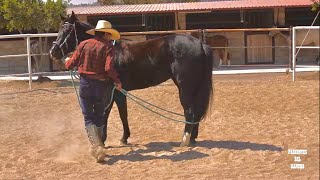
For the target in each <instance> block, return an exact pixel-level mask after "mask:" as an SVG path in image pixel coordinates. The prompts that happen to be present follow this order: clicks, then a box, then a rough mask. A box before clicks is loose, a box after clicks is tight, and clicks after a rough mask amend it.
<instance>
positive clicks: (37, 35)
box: [0, 33, 58, 89]
mask: <svg viewBox="0 0 320 180" xmlns="http://www.w3.org/2000/svg"><path fill="white" fill-rule="evenodd" d="M56 36H58V34H57V33H45V34H17V35H2V36H0V39H14V38H15V39H16V38H24V39H26V40H27V54H17V55H5V56H0V59H1V58H8V57H9V58H11V57H25V56H27V57H28V73H29V89H31V88H32V68H31V51H30V49H31V48H30V38H33V37H56Z"/></svg>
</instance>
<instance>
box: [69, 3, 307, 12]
mask: <svg viewBox="0 0 320 180" xmlns="http://www.w3.org/2000/svg"><path fill="white" fill-rule="evenodd" d="M311 4H312V2H311V0H216V1H211V2H191V3H161V4H135V5H109V6H85V7H69V8H68V14H69V13H71V11H74V12H75V13H76V14H82V15H107V14H140V13H164V12H176V11H212V10H228V9H230V10H231V9H240V8H243V9H252V8H273V7H311Z"/></svg>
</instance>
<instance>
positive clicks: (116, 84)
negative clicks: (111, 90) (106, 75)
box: [114, 83, 122, 91]
mask: <svg viewBox="0 0 320 180" xmlns="http://www.w3.org/2000/svg"><path fill="white" fill-rule="evenodd" d="M114 85H115V86H116V89H117V90H118V91H121V90H122V84H121V83H115V84H114Z"/></svg>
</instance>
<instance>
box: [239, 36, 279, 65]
mask: <svg viewBox="0 0 320 180" xmlns="http://www.w3.org/2000/svg"><path fill="white" fill-rule="evenodd" d="M245 44H246V46H247V48H246V64H271V63H274V52H273V48H272V46H273V44H274V43H273V38H271V37H270V36H269V35H268V34H266V33H258V34H246V42H245ZM250 47H251V48H250Z"/></svg>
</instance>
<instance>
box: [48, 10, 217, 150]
mask: <svg viewBox="0 0 320 180" xmlns="http://www.w3.org/2000/svg"><path fill="white" fill-rule="evenodd" d="M92 28H93V27H91V26H89V25H87V24H85V23H82V22H80V21H79V20H78V19H77V18H76V17H75V14H74V13H72V15H71V16H69V17H67V18H66V19H65V20H64V22H63V26H62V28H61V29H60V30H59V33H58V37H57V40H56V42H55V43H54V44H53V46H52V48H51V50H50V56H51V58H52V59H54V60H56V62H59V63H60V64H61V63H63V61H62V60H61V59H63V56H65V55H66V54H67V53H70V52H72V51H74V50H75V47H76V45H77V43H79V42H81V41H83V40H85V39H88V38H91V36H90V35H87V34H86V33H85V31H86V30H89V29H92ZM115 49H116V53H115V58H114V59H113V60H114V61H116V65H115V68H116V69H117V70H118V72H119V75H120V80H121V82H122V84H123V88H124V89H126V90H128V91H130V90H135V89H143V88H148V87H150V86H155V85H158V84H160V83H162V82H164V81H167V80H168V79H172V80H173V82H174V83H175V85H176V86H177V87H178V90H179V98H180V102H181V105H182V106H183V109H184V116H185V119H186V121H188V122H194V124H186V125H185V130H184V137H183V140H182V143H181V146H187V145H189V143H190V142H191V143H195V142H196V141H195V139H196V138H197V136H198V128H199V124H196V123H198V122H200V120H201V119H203V118H204V116H205V114H206V112H207V110H208V107H209V103H210V96H211V94H212V66H213V61H212V51H211V49H210V47H209V46H207V45H205V44H203V43H201V42H200V40H198V39H196V38H194V37H192V36H188V35H182V34H181V35H178V34H177V35H168V36H165V37H161V38H156V39H152V40H148V41H144V42H138V43H132V42H130V43H128V42H121V41H120V42H118V43H116V45H115ZM114 102H115V103H116V104H117V106H118V109H119V114H120V118H121V120H122V124H123V129H124V132H123V136H122V138H121V142H122V143H124V144H126V143H127V139H128V138H129V137H130V130H129V125H128V119H127V99H126V96H124V95H123V94H121V93H120V92H118V91H116V92H115V94H114V98H113V100H112V105H113V103H114ZM112 105H111V106H109V108H108V109H107V111H106V115H107V117H106V118H108V116H109V113H110V111H111V108H112Z"/></svg>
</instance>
